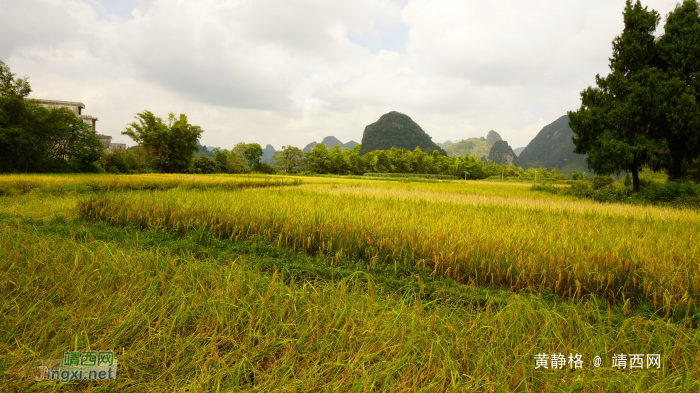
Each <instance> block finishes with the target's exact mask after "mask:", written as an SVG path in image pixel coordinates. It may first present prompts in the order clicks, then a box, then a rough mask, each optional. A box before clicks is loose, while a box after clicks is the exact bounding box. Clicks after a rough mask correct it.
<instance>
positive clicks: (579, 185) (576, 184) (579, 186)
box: [571, 180, 590, 191]
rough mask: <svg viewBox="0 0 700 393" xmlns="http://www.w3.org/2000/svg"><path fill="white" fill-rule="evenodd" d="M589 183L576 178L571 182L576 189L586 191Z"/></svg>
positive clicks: (573, 188)
mask: <svg viewBox="0 0 700 393" xmlns="http://www.w3.org/2000/svg"><path fill="white" fill-rule="evenodd" d="M589 184H590V183H589V182H587V181H585V180H576V181H574V182H573V183H571V189H572V190H575V191H586V190H588V189H589V187H588V185H589Z"/></svg>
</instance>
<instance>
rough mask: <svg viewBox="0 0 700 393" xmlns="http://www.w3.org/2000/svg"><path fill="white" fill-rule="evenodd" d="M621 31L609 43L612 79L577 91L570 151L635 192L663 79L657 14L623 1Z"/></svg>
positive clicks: (648, 155) (651, 144) (651, 146)
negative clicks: (622, 178) (620, 176)
mask: <svg viewBox="0 0 700 393" xmlns="http://www.w3.org/2000/svg"><path fill="white" fill-rule="evenodd" d="M623 15H624V24H625V28H624V30H623V32H622V34H621V35H620V36H618V37H615V39H614V40H613V55H612V57H611V58H610V64H609V66H610V71H611V72H610V74H609V75H608V76H607V77H605V78H601V77H600V75H596V85H597V86H596V87H588V88H587V89H586V90H584V91H583V92H581V108H580V109H579V110H578V111H571V112H569V113H568V115H569V124H570V126H571V129H572V130H573V132H574V137H573V142H574V145H575V146H576V148H575V150H574V152H575V153H578V154H588V157H587V158H586V161H587V163H588V166H589V167H590V168H591V169H593V170H594V171H595V172H596V173H598V174H606V175H607V174H612V173H619V172H621V171H627V172H630V173H632V180H633V186H634V190H635V191H639V171H640V170H641V169H642V167H643V166H644V165H645V164H647V163H648V162H649V161H650V160H651V159H652V158H653V152H654V151H657V150H658V142H657V140H655V135H654V124H655V121H656V119H657V118H658V116H659V114H658V108H659V106H658V101H657V99H658V92H659V89H660V87H659V86H660V84H661V79H662V74H661V72H660V70H659V69H658V68H657V67H656V63H657V51H656V45H655V38H654V32H655V31H656V27H657V25H658V23H659V14H658V13H657V12H656V11H654V10H648V9H647V7H642V5H641V3H640V2H639V0H637V1H636V2H635V3H634V4H633V3H632V1H631V0H627V2H626V6H625V10H624V13H623Z"/></svg>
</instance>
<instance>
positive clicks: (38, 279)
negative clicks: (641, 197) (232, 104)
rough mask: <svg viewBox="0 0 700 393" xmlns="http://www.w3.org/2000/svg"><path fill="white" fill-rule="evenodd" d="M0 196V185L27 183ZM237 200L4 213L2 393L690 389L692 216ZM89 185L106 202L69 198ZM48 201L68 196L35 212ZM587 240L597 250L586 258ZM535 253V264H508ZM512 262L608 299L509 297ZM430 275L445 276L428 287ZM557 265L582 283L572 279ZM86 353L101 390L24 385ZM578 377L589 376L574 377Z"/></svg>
mask: <svg viewBox="0 0 700 393" xmlns="http://www.w3.org/2000/svg"><path fill="white" fill-rule="evenodd" d="M9 178H11V177H6V176H5V177H0V185H3V184H16V183H11V182H16V181H17V180H25V179H20V178H18V177H14V178H12V179H9ZM131 178H132V180H129V181H131V182H132V183H134V184H136V183H138V182H141V181H144V182H146V180H141V179H140V178H139V177H131ZM133 178H139V180H138V181H135V180H133ZM243 178H244V177H235V176H224V177H222V178H221V179H219V180H217V181H218V182H219V183H218V184H214V185H212V186H208V187H203V186H202V187H197V186H192V185H196V184H205V183H207V184H209V183H211V182H213V181H214V180H213V178H212V177H208V176H207V177H204V176H202V177H190V178H187V179H186V181H187V182H188V184H189V185H188V186H181V185H180V184H179V183H183V182H184V181H185V180H180V181H179V183H178V181H173V180H172V179H171V178H169V177H164V179H165V180H164V181H163V183H164V184H165V183H168V184H173V183H177V184H176V185H175V186H173V187H165V188H163V187H161V188H158V187H156V188H149V189H147V190H143V189H139V188H137V187H126V186H123V187H121V188H119V187H117V191H114V189H113V187H114V185H115V184H117V183H120V182H126V181H127V180H126V179H127V177H108V176H92V177H80V178H79V177H73V176H55V177H54V176H47V177H35V179H34V180H37V181H40V182H44V181H45V183H41V184H42V185H40V186H38V187H32V188H31V189H29V190H25V191H18V192H11V194H12V195H7V196H4V197H0V245H1V247H0V294H1V296H0V315H2V316H3V317H2V320H1V322H0V326H2V328H0V371H1V372H2V374H3V375H2V377H1V378H0V379H1V380H2V381H3V382H0V383H2V384H3V385H4V386H3V387H4V390H9V391H17V392H19V391H51V390H60V391H134V392H139V391H156V392H158V391H163V392H165V391H167V392H171V391H324V392H325V391H426V392H428V391H429V392H433V391H434V392H442V391H475V392H476V391H478V392H481V391H487V392H488V391H493V392H499V391H523V392H530V391H537V392H540V391H541V392H549V391H562V392H564V391H567V392H568V391H585V392H599V391H611V392H617V391H697V390H698V389H700V383H699V382H698V380H700V362H699V361H700V351H699V349H700V334H698V330H697V324H696V323H694V321H696V320H697V316H696V315H695V314H694V311H693V310H694V308H693V307H691V306H693V305H694V304H695V303H696V302H697V300H698V299H697V295H696V292H695V289H696V288H697V286H696V281H694V280H697V264H698V248H697V245H696V244H694V243H693V239H694V238H693V231H695V233H697V229H698V220H697V216H693V215H692V214H691V215H689V214H688V212H687V211H684V212H681V213H679V212H678V211H674V210H670V209H659V208H654V207H638V206H624V207H621V206H617V205H601V204H595V203H592V202H585V201H573V200H571V199H567V198H564V197H559V196H548V195H544V196H543V195H542V193H537V192H533V191H530V190H529V189H528V188H527V187H522V186H520V185H512V186H508V185H494V184H480V183H472V182H470V183H466V182H444V183H442V182H441V183H425V184H423V183H407V184H403V183H395V182H393V183H391V184H390V183H380V182H378V181H376V180H374V181H367V182H363V181H358V180H352V181H350V180H342V179H309V180H307V179H304V181H303V183H302V184H301V185H299V183H294V184H291V183H289V180H286V181H287V182H288V183H287V184H279V183H274V181H273V180H270V179H268V180H265V179H263V178H261V179H259V181H261V182H267V183H268V186H266V187H265V188H262V189H260V188H252V187H256V186H255V185H244V186H240V187H235V188H226V187H228V186H226V185H224V183H226V184H228V183H231V182H241V181H243V180H242V179H243ZM154 179H155V178H150V179H149V180H148V181H149V182H155V184H157V183H158V179H155V180H154ZM251 180H255V179H251ZM87 181H89V182H91V183H90V184H93V185H106V184H109V191H108V190H106V189H102V188H98V187H96V188H95V189H96V190H97V191H98V194H94V195H93V194H92V191H86V190H83V191H80V190H79V188H80V185H81V184H82V185H85V184H86V183H87ZM246 181H250V180H246ZM71 182H73V183H71ZM200 182H201V183H200ZM64 183H65V185H74V190H73V191H70V190H68V189H67V187H64V186H62V184H64ZM287 185H295V186H294V187H287ZM7 187H8V188H12V189H14V190H17V188H15V187H14V186H12V185H10V186H7ZM52 187H53V189H64V191H63V192H60V193H58V192H47V189H51V188H52ZM86 187H87V186H86ZM499 187H500V190H502V192H501V194H500V196H499ZM8 194H10V193H8ZM504 211H505V213H504ZM402 214H404V215H402ZM149 220H150V222H149ZM211 220H219V221H216V222H213V223H212V221H211ZM465 221H466V222H465ZM180 223H182V224H181V225H178V224H180ZM226 224H228V225H229V228H228V231H229V232H227V233H225V234H223V233H222V232H221V231H222V230H223V228H225V225H226ZM528 225H529V227H527V226H528ZM357 226H361V228H362V229H363V232H364V233H366V234H367V235H366V236H365V237H362V236H361V234H362V232H359V231H356V227H357ZM581 226H583V227H584V228H585V230H584V231H581V230H580V228H581ZM518 227H520V228H521V229H522V228H523V227H525V229H522V230H521V231H518V230H517V229H518ZM234 230H236V231H238V233H237V234H236V235H235V236H233V239H231V236H230V235H229V233H230V232H231V231H234ZM489 230H491V232H490V234H489ZM628 232H632V234H631V235H629V237H625V236H627V235H625V234H626V233H628ZM455 234H461V236H457V235H455ZM595 234H598V235H600V236H604V237H602V238H603V239H606V241H605V242H603V244H598V243H596V241H595V239H596V237H595V236H594V235H595ZM280 235H282V236H280ZM438 236H442V237H438ZM635 236H636V238H635ZM639 236H642V237H641V241H638V242H637V243H639V244H637V243H635V239H637V240H639V239H640V237H639ZM461 238H467V239H472V243H476V244H477V245H478V247H477V246H474V247H472V248H469V253H465V254H461V256H460V257H459V258H457V257H454V256H450V253H453V252H458V251H460V250H462V249H463V248H465V247H467V246H469V242H466V241H464V242H462V243H455V242H458V241H459V239H461ZM531 239H534V240H537V239H541V240H542V242H541V243H540V246H539V247H530V248H525V249H523V248H522V247H521V246H522V245H523V244H527V242H528V241H529V240H531ZM232 240H233V241H232ZM302 240H304V241H302ZM617 243H622V246H620V245H619V244H617ZM307 245H308V246H307ZM457 245H460V246H459V247H458V246H457ZM363 246H364V248H363ZM437 246H441V247H442V248H443V249H445V250H444V251H443V252H442V253H440V252H439V249H438V247H437ZM450 247H452V248H450ZM518 247H521V248H518ZM542 248H544V249H545V252H546V253H547V255H550V256H552V257H553V258H554V259H553V260H549V262H548V260H547V259H546V258H544V256H543V255H545V254H544V252H543V251H542V250H541V249H542ZM516 249H520V250H521V252H520V255H523V256H524V258H523V259H522V261H526V262H527V263H523V264H522V265H521V266H522V267H523V269H528V268H530V269H531V270H532V269H534V266H537V265H536V264H537V263H551V265H549V269H557V267H559V269H560V271H566V270H565V268H568V269H571V277H573V278H574V279H577V280H578V282H579V283H581V282H582V281H581V280H580V279H581V278H585V277H586V276H587V274H588V275H590V272H591V269H599V271H597V272H596V270H593V273H598V274H603V273H601V272H600V269H603V268H608V269H609V270H610V271H612V272H615V274H616V275H614V276H613V278H614V279H615V280H618V281H615V282H614V283H613V284H611V286H613V287H614V288H613V289H614V291H613V294H616V295H610V294H609V293H608V292H607V291H602V292H599V293H598V292H596V291H588V292H587V293H586V292H584V291H579V294H578V295H577V296H573V294H575V293H576V292H575V288H576V282H575V281H574V280H569V281H564V279H560V281H559V284H558V285H559V286H558V287H557V286H556V282H557V281H551V280H552V278H549V277H555V276H556V275H555V276H550V275H549V274H550V273H545V274H543V275H540V276H532V275H531V276H527V275H526V274H521V277H523V278H521V280H523V282H522V285H512V284H511V283H509V282H507V281H506V279H507V278H508V277H509V272H508V271H507V270H504V269H506V268H508V267H512V266H518V265H517V264H515V265H506V264H505V263H507V262H509V261H511V262H512V261H517V255H518V254H516V253H515V252H514V251H513V250H516ZM295 250H296V251H295ZM341 250H342V251H341ZM523 250H524V251H523ZM480 252H482V253H483V254H479V253H480ZM528 252H529V254H528ZM411 253H412V254H411ZM421 253H422V254H421ZM474 255H475V256H474ZM513 255H515V256H516V257H513ZM600 255H608V256H610V257H609V259H607V260H606V259H601V258H600V257H599V258H598V259H596V258H595V256H600ZM439 258H443V260H444V261H446V262H444V263H443V264H442V265H441V264H437V266H436V264H435V263H434V261H436V260H437V261H440V259H439ZM450 258H452V259H450ZM471 258H473V259H471ZM512 258H516V259H512ZM538 258H539V259H538ZM557 258H558V259H557ZM428 261H429V263H428ZM504 261H505V262H504ZM571 261H574V262H576V261H580V262H578V263H587V264H588V265H582V266H581V267H580V268H579V269H580V271H578V272H577V271H575V270H573V266H575V265H574V264H573V263H572V262H571ZM601 261H607V262H606V263H607V265H604V264H603V265H601V264H600V263H601ZM419 262H420V263H419ZM448 262H449V263H448ZM479 262H483V263H484V264H485V265H484V266H490V271H491V274H492V275H491V276H487V277H490V278H488V279H483V281H480V280H481V279H479V278H478V277H481V276H480V275H479V276H477V275H472V276H469V273H468V271H465V273H464V275H458V274H450V272H451V271H448V270H447V268H449V267H452V266H455V267H456V266H460V265H459V263H463V264H467V265H469V264H471V265H470V266H472V268H475V269H476V271H477V272H479V270H478V268H479V264H478V263H479ZM596 263H598V264H597V265H596ZM528 264H529V265H528ZM615 264H618V265H617V267H616V265H615ZM625 264H627V265H625ZM530 266H531V267H530ZM625 266H627V267H625ZM584 267H585V269H584ZM632 267H633V268H636V269H639V270H636V271H632V272H630V270H629V269H631V268H632ZM499 269H501V270H500V271H499ZM586 269H587V270H586ZM625 269H628V270H625ZM513 270H514V269H512V268H511V269H510V272H511V273H510V276H511V277H513V273H512V272H513ZM484 272H488V270H485V271H484ZM632 273H634V274H632ZM479 274H481V273H479ZM499 274H500V275H501V277H503V278H502V280H503V281H501V282H499V281H497V279H496V278H497V277H498V275H499ZM533 274H534V273H533ZM625 274H627V275H630V276H632V278H629V279H628V280H627V281H625V280H624V276H625ZM592 276H595V275H592ZM465 277H467V278H469V277H471V279H465ZM526 277H533V278H532V279H530V278H528V279H527V280H526ZM562 277H563V276H562ZM535 278H537V279H535ZM548 279H549V280H550V281H547V280H548ZM645 279H646V281H645ZM539 280H542V281H539ZM630 280H631V282H632V283H634V282H635V281H641V282H642V283H646V285H647V286H648V287H647V288H649V294H653V293H654V291H660V292H658V293H659V294H660V296H661V299H657V304H654V302H653V296H651V295H648V294H647V293H645V292H644V289H645V287H644V286H641V285H640V286H639V287H634V286H633V285H631V286H624V285H625V283H627V282H628V281H630ZM668 280H671V281H670V282H669V281H668ZM673 280H677V281H673ZM592 283H595V281H592ZM580 285H583V284H579V287H580ZM591 285H592V284H591ZM679 285H684V286H683V287H682V289H683V291H684V293H685V294H686V299H683V297H682V296H680V295H678V294H679V293H680V292H678V290H677V288H676V287H677V286H679ZM568 288H574V289H573V290H572V296H569V295H568V293H569V289H568ZM591 288H595V287H594V286H591ZM622 295H625V296H624V297H623V296H622ZM629 296H631V298H632V299H634V300H635V301H634V302H631V301H629V299H630V297H629ZM88 348H90V349H114V350H115V351H116V354H117V358H118V359H119V362H120V365H119V375H118V378H117V379H116V380H114V381H111V382H82V381H81V382H71V383H68V384H62V383H60V382H47V381H43V382H34V381H33V380H32V379H31V378H30V377H29V376H27V373H28V371H29V370H28V369H27V366H26V365H27V362H28V361H30V360H31V359H37V358H38V359H55V358H61V355H62V352H63V351H66V350H82V349H88ZM538 353H546V354H554V353H562V354H564V355H565V356H568V355H569V354H570V353H573V354H576V353H578V354H581V355H582V358H583V360H584V365H583V369H582V370H568V366H567V370H552V369H551V368H550V369H549V370H543V369H535V367H534V365H535V362H534V356H535V355H536V354H538ZM618 353H625V354H631V353H641V354H660V355H661V357H662V364H661V368H659V369H649V370H647V369H646V368H645V369H643V370H630V369H629V368H628V369H626V370H616V369H613V368H612V367H611V359H612V357H613V355H614V354H618ZM594 356H601V357H602V359H603V365H602V366H601V367H599V368H596V367H594V366H593V365H592V364H591V360H592V359H593V357H594Z"/></svg>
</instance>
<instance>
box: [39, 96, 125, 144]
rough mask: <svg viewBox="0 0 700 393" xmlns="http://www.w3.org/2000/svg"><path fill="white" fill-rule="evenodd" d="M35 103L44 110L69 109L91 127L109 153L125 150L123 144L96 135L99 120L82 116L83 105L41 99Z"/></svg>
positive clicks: (108, 137)
mask: <svg viewBox="0 0 700 393" xmlns="http://www.w3.org/2000/svg"><path fill="white" fill-rule="evenodd" d="M36 101H39V104H41V105H42V106H44V107H46V108H60V107H63V108H68V109H70V110H71V111H73V113H75V116H77V117H78V119H80V120H82V121H84V122H85V123H87V124H88V125H89V126H90V127H92V131H93V132H94V133H95V136H97V138H99V139H100V142H102V144H103V145H104V146H105V149H107V150H110V151H118V150H126V145H125V144H124V143H112V137H111V136H109V135H104V134H98V133H97V120H99V119H98V118H96V117H93V116H90V115H84V114H83V109H85V104H83V103H82V102H73V101H57V100H42V99H37V100H36Z"/></svg>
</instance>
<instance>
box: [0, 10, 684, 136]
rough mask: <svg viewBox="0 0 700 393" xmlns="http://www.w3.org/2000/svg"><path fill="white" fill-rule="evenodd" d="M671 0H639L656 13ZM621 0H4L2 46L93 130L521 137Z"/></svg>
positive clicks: (602, 53) (576, 83)
mask: <svg viewBox="0 0 700 393" xmlns="http://www.w3.org/2000/svg"><path fill="white" fill-rule="evenodd" d="M676 2H677V1H676V0H648V1H643V2H642V4H643V5H646V6H648V7H649V8H652V9H655V10H657V11H658V12H659V14H660V15H661V16H662V20H661V23H660V25H659V28H658V32H657V33H658V34H662V33H663V24H664V21H665V16H666V15H667V14H668V13H669V12H670V11H672V10H673V8H674V7H675V5H676ZM624 6H625V1H624V0H566V1H562V0H521V1H512V0H490V1H483V0H461V1H458V0H347V1H337V0H21V1H17V0H0V60H2V61H4V62H5V63H6V64H7V65H8V66H9V67H10V68H11V70H12V72H13V73H15V74H17V75H18V76H21V77H24V76H28V77H29V81H30V83H31V86H32V89H33V92H32V94H31V97H33V98H44V99H54V100H64V101H80V102H83V103H84V104H85V106H86V109H85V110H84V111H83V113H84V114H89V115H92V116H96V117H98V118H99V121H98V123H97V130H98V132H99V133H103V134H107V135H111V136H112V137H113V142H124V143H127V144H128V145H133V144H134V143H133V141H131V140H130V139H129V138H128V137H127V136H124V135H121V132H122V131H123V130H124V129H125V128H126V126H127V125H128V124H129V123H131V122H132V121H134V115H135V114H137V113H139V112H142V111H144V110H150V111H151V112H153V113H155V114H156V115H157V116H159V117H162V118H167V116H168V113H169V112H173V113H176V114H179V113H185V114H187V116H188V118H189V121H190V123H191V124H195V125H198V126H200V127H202V129H204V133H203V134H202V138H201V143H202V144H203V145H207V146H218V147H221V148H225V149H230V148H232V147H233V146H234V145H235V144H236V143H238V142H245V143H260V144H261V145H262V146H263V147H265V145H266V144H272V145H273V146H274V147H275V148H277V149H279V148H280V147H281V146H282V145H294V146H298V147H304V146H305V145H306V144H307V143H309V142H311V141H319V142H320V141H321V140H322V139H323V138H324V137H325V136H329V135H332V136H335V137H337V138H338V139H340V140H341V141H342V142H347V141H349V140H354V141H356V142H361V140H362V133H363V131H364V128H365V127H366V126H367V125H369V124H371V123H373V122H375V121H377V120H378V119H379V117H380V116H381V115H383V114H384V113H387V112H389V111H398V112H401V113H404V114H406V115H408V116H410V117H411V118H412V119H413V120H414V121H415V122H417V123H418V124H419V125H420V126H421V127H422V128H423V130H425V131H426V132H427V133H428V134H429V135H430V136H431V137H432V138H433V141H434V142H444V141H446V140H451V141H453V142H454V141H457V140H461V139H466V138H470V137H479V136H485V135H486V134H487V133H488V131H489V130H495V131H497V132H498V133H499V134H500V135H501V137H502V138H503V139H505V140H506V141H508V142H509V144H510V145H511V146H512V147H513V148H516V147H524V146H526V145H527V144H528V143H529V142H530V140H532V138H534V137H535V135H537V133H538V132H539V131H540V130H541V129H542V128H543V127H544V126H546V125H547V124H550V123H552V122H553V121H555V120H556V119H557V118H559V117H560V116H562V115H565V114H566V112H567V111H569V110H576V109H578V107H579V106H580V95H579V94H580V92H581V91H582V90H583V89H585V88H586V87H587V86H590V85H593V84H594V83H595V75H596V74H600V75H601V76H602V75H607V73H608V58H609V57H610V56H611V51H612V49H611V43H612V40H613V39H614V38H615V36H617V35H619V34H620V33H621V32H622V29H623V19H622V11H623V9H624Z"/></svg>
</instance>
